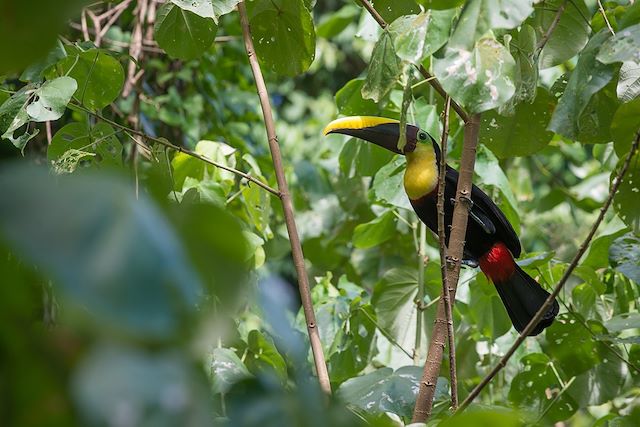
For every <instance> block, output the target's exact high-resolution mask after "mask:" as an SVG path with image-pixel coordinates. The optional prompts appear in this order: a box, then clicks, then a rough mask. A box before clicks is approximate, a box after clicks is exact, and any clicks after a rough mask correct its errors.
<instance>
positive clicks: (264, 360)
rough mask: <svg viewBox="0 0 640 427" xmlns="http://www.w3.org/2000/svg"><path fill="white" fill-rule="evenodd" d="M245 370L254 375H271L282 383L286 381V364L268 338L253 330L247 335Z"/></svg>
mask: <svg viewBox="0 0 640 427" xmlns="http://www.w3.org/2000/svg"><path fill="white" fill-rule="evenodd" d="M245 363H246V365H247V368H248V369H249V371H251V373H253V374H254V375H264V374H272V375H275V376H276V378H278V379H279V380H280V381H282V382H283V383H284V382H286V380H287V364H286V362H285V360H284V358H283V357H282V356H281V355H280V353H279V352H278V349H277V348H276V346H275V345H274V343H273V341H272V340H271V339H270V338H267V337H266V336H265V335H264V334H262V333H261V332H260V331H258V330H256V329H254V330H252V331H251V332H250V333H249V341H248V343H247V355H246V358H245Z"/></svg>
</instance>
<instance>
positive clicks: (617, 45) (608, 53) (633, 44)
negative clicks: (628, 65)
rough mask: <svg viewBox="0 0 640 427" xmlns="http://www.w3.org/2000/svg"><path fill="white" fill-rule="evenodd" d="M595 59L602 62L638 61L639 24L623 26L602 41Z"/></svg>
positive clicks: (639, 44)
mask: <svg viewBox="0 0 640 427" xmlns="http://www.w3.org/2000/svg"><path fill="white" fill-rule="evenodd" d="M597 59H598V61H600V62H602V63H604V64H611V63H613V62H625V61H635V62H640V24H637V25H633V26H631V27H628V28H625V29H624V30H622V31H619V32H618V33H616V35H614V36H613V37H611V38H609V39H608V40H606V41H605V42H604V43H602V46H601V47H600V52H598V55H597Z"/></svg>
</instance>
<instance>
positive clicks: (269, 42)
mask: <svg viewBox="0 0 640 427" xmlns="http://www.w3.org/2000/svg"><path fill="white" fill-rule="evenodd" d="M247 7H248V9H249V11H248V12H249V23H250V24H251V36H252V37H253V43H254V45H255V48H256V51H257V54H258V58H259V59H260V61H261V63H262V64H264V66H265V67H266V68H267V69H269V70H271V71H273V72H275V73H277V74H281V75H284V76H295V75H297V74H300V73H303V72H305V71H306V70H307V69H308V68H309V66H310V65H311V63H312V62H313V59H314V57H315V50H316V33H315V28H314V25H313V19H312V17H311V13H310V12H309V10H308V9H307V8H306V7H305V5H304V4H303V2H302V1H301V0H255V1H252V2H249V3H248V4H247Z"/></svg>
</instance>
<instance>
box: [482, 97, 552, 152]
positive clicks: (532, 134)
mask: <svg viewBox="0 0 640 427" xmlns="http://www.w3.org/2000/svg"><path fill="white" fill-rule="evenodd" d="M554 101H555V100H554V98H553V97H552V96H551V95H549V93H548V92H547V91H546V90H545V89H543V88H538V91H537V95H536V97H535V100H534V102H533V104H528V103H526V102H523V103H521V104H518V105H517V106H516V108H515V115H514V116H513V117H504V116H501V115H499V114H498V113H497V112H496V111H495V110H494V111H489V112H487V113H486V114H483V115H482V123H481V125H480V141H481V142H482V143H483V144H485V145H486V146H487V147H489V149H491V151H492V152H493V153H494V154H495V155H496V156H498V157H499V158H501V159H504V158H508V157H515V156H529V155H531V154H533V153H536V152H538V151H540V150H542V149H543V148H544V147H546V146H547V144H549V142H550V141H551V138H552V137H553V133H552V132H549V131H547V130H546V127H547V124H548V123H549V118H550V117H551V112H552V111H553V107H554V104H555V102H554Z"/></svg>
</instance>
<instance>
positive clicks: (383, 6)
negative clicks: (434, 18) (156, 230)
mask: <svg viewBox="0 0 640 427" xmlns="http://www.w3.org/2000/svg"><path fill="white" fill-rule="evenodd" d="M371 4H372V5H373V7H374V8H375V9H376V10H377V11H378V13H379V14H380V16H382V18H383V19H384V20H385V21H387V22H393V21H395V20H396V19H397V18H399V17H401V16H402V15H411V14H416V13H419V12H420V6H418V5H417V4H416V2H415V1H414V0H402V1H397V0H372V1H371Z"/></svg>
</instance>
